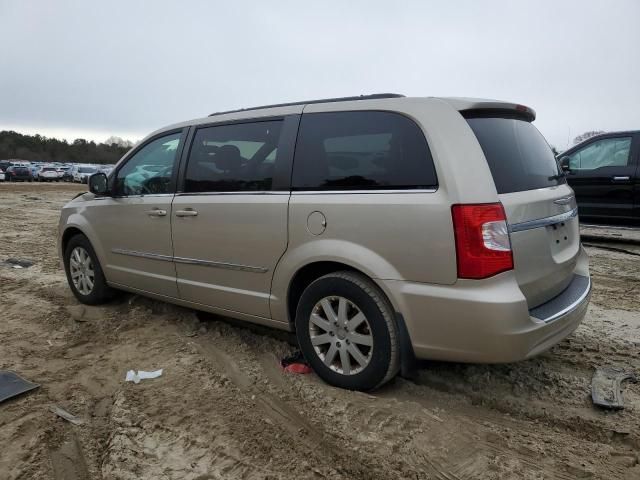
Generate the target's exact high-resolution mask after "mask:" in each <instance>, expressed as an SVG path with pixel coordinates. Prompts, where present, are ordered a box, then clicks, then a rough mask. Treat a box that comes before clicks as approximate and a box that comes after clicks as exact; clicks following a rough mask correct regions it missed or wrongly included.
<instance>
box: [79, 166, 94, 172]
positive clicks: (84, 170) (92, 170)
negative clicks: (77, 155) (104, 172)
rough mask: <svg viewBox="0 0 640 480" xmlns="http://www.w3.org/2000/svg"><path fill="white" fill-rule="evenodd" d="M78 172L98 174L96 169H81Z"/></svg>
mask: <svg viewBox="0 0 640 480" xmlns="http://www.w3.org/2000/svg"><path fill="white" fill-rule="evenodd" d="M78 172H80V173H96V169H95V168H90V167H80V168H79V169H78Z"/></svg>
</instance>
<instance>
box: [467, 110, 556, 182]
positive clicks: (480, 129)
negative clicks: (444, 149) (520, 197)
mask: <svg viewBox="0 0 640 480" xmlns="http://www.w3.org/2000/svg"><path fill="white" fill-rule="evenodd" d="M467 122H468V123H469V126H470V127H471V129H472V130H473V132H474V133H475V135H476V138H477V139H478V142H480V146H481V147H482V151H483V152H484V156H485V157H486V159H487V162H488V163H489V169H490V170H491V175H492V176H493V180H494V182H495V184H496V189H497V190H498V193H512V192H522V191H525V190H534V189H536V188H546V187H553V186H555V185H559V184H561V183H565V179H564V177H563V176H562V175H561V173H560V170H559V167H558V163H557V162H556V159H555V157H554V155H553V152H552V151H551V147H549V144H548V143H547V141H546V140H545V139H544V137H543V136H542V134H541V133H540V132H539V131H538V129H537V128H536V127H534V126H533V125H532V124H531V123H529V122H527V121H525V120H519V119H515V118H493V117H491V118H490V117H478V118H468V119H467Z"/></svg>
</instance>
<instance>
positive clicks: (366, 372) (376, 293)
mask: <svg viewBox="0 0 640 480" xmlns="http://www.w3.org/2000/svg"><path fill="white" fill-rule="evenodd" d="M327 297H343V298H345V299H346V300H348V302H350V303H351V304H352V305H351V306H350V307H349V308H352V307H355V308H357V309H358V310H360V311H361V312H362V314H364V316H365V317H366V322H367V324H366V326H365V327H364V328H366V333H367V335H368V336H369V337H370V338H372V346H371V347H370V348H371V349H370V350H369V348H368V347H366V346H364V347H363V346H360V347H358V348H359V351H360V353H363V351H362V349H364V350H366V355H365V356H368V358H369V360H368V363H367V364H366V366H364V367H362V366H361V365H359V366H358V367H359V368H361V369H360V371H357V372H356V373H354V374H351V375H347V374H345V373H344V372H340V371H337V367H335V366H334V365H333V364H332V367H334V368H330V367H329V366H327V365H325V363H324V361H323V359H322V358H321V357H320V353H318V352H317V351H316V347H314V346H313V345H312V342H311V333H310V328H309V324H310V319H311V314H312V312H313V310H314V308H316V305H317V304H318V303H319V302H320V301H321V300H322V299H325V298H327ZM335 301H337V300H335ZM295 324H296V335H297V337H298V342H299V345H300V349H301V350H302V354H303V355H304V357H305V358H306V360H307V361H308V362H309V364H310V365H311V367H312V368H313V369H314V370H315V372H316V373H317V374H318V376H319V377H320V378H322V379H323V380H324V381H325V382H327V383H329V384H331V385H334V386H336V387H341V388H346V389H349V390H361V391H367V390H372V389H375V388H378V387H380V386H381V385H383V384H384V383H386V382H388V381H389V380H391V379H392V378H393V377H395V375H396V374H397V373H398V370H399V368H400V349H399V344H398V334H397V327H396V323H395V320H394V310H393V308H392V307H391V305H390V303H389V300H388V299H387V297H386V296H385V295H384V293H383V292H382V291H381V290H380V289H379V288H378V286H377V285H375V283H373V282H372V281H371V280H370V279H368V278H367V277H366V276H364V275H362V274H359V273H356V272H351V271H341V272H335V273H330V274H328V275H325V276H323V277H320V278H319V279H317V280H315V281H314V282H313V283H311V284H310V285H309V286H308V287H307V288H306V289H305V291H304V292H303V293H302V296H301V297H300V301H299V302H298V307H297V309H296V320H295ZM361 325H362V324H361ZM361 328H362V327H361ZM336 332H337V333H335V334H334V333H333V332H331V333H330V335H331V342H335V345H336V346H339V347H340V348H352V347H353V346H356V347H357V345H355V343H358V342H356V341H353V342H352V343H350V342H349V341H348V339H349V338H350V337H349V335H353V334H354V333H357V332H354V331H352V332H349V329H346V330H345V329H338V330H336ZM345 335H346V338H345ZM339 337H340V338H342V340H339ZM351 338H353V337H351ZM325 345H331V343H325ZM318 348H320V349H322V348H325V346H324V345H323V346H319V347H318ZM326 348H327V351H325V352H324V353H325V354H327V355H329V352H328V350H329V349H330V348H331V347H330V346H327V347H326ZM341 353H342V352H340V351H338V353H337V354H336V357H341ZM325 358H326V357H325ZM335 361H336V362H337V361H338V360H337V359H336V360H335ZM348 361H349V362H355V363H358V362H357V360H356V357H355V356H353V355H350V354H349V358H348ZM340 364H342V360H341V359H340ZM340 369H341V370H343V369H342V368H340ZM354 370H358V368H356V369H354Z"/></svg>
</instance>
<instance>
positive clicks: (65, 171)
mask: <svg viewBox="0 0 640 480" xmlns="http://www.w3.org/2000/svg"><path fill="white" fill-rule="evenodd" d="M60 180H62V181H63V182H73V174H72V173H71V167H70V166H64V167H60Z"/></svg>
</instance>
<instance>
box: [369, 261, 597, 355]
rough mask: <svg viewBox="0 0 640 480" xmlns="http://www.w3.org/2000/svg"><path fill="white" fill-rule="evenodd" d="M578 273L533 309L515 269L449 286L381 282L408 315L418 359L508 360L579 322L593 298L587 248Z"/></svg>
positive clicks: (540, 348)
mask: <svg viewBox="0 0 640 480" xmlns="http://www.w3.org/2000/svg"><path fill="white" fill-rule="evenodd" d="M574 274H575V275H576V276H574V280H573V282H572V283H571V284H570V285H569V287H567V289H565V291H563V292H562V293H560V294H559V295H558V296H557V297H556V298H554V299H552V300H550V301H549V302H547V303H546V304H543V305H540V306H538V307H536V308H534V309H531V310H530V309H529V307H528V305H527V301H526V299H525V298H524V295H523V294H522V292H521V291H520V288H519V287H518V284H517V282H516V279H515V276H514V274H513V272H505V273H503V274H500V275H497V276H495V277H493V278H490V279H487V280H482V281H473V280H459V281H458V282H457V283H456V284H455V285H451V286H436V285H428V284H420V283H412V282H403V281H381V283H382V285H383V288H384V289H385V290H386V291H387V293H388V294H389V295H390V297H391V298H392V301H393V302H394V304H395V306H396V308H398V310H399V312H400V313H402V315H403V317H404V319H405V323H406V325H407V330H408V333H409V336H410V338H411V344H412V346H413V350H414V352H415V354H416V356H417V357H418V358H425V359H436V360H448V361H456V362H478V363H505V362H514V361H518V360H523V359H526V358H530V357H533V356H535V355H538V354H540V353H542V352H544V351H545V350H548V349H549V348H551V347H552V346H553V345H555V344H556V343H558V342H560V341H561V340H562V339H564V338H565V337H567V336H568V335H570V334H571V333H572V332H573V331H574V330H575V329H576V328H577V327H578V325H579V324H580V322H581V321H582V319H583V318H584V316H585V314H586V311H587V307H588V305H589V300H590V298H591V282H590V280H589V269H588V258H587V255H586V253H585V252H584V250H583V249H581V253H580V257H579V259H578V262H577V266H576V269H575V271H574ZM585 280H586V282H585Z"/></svg>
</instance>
